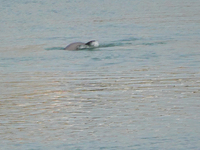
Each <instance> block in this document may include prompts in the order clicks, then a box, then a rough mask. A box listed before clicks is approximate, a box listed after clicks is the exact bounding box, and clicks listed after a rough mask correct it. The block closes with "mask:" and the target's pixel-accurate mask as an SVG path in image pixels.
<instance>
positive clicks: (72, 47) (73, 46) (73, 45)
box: [65, 42, 85, 50]
mask: <svg viewBox="0 0 200 150" xmlns="http://www.w3.org/2000/svg"><path fill="white" fill-rule="evenodd" d="M81 45H83V46H85V43H82V42H75V43H71V44H69V45H68V46H67V47H65V50H78V49H79V48H80V46H81Z"/></svg>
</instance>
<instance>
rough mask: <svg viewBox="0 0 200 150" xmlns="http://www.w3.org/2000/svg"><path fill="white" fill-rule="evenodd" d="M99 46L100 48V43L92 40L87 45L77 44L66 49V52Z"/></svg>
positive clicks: (72, 44)
mask: <svg viewBox="0 0 200 150" xmlns="http://www.w3.org/2000/svg"><path fill="white" fill-rule="evenodd" d="M98 46H99V42H98V41H96V40H92V41H89V42H87V43H82V42H75V43H71V44H69V45H68V46H67V47H65V50H80V49H85V48H95V47H98Z"/></svg>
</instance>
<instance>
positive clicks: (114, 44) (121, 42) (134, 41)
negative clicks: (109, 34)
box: [45, 37, 166, 50]
mask: <svg viewBox="0 0 200 150" xmlns="http://www.w3.org/2000/svg"><path fill="white" fill-rule="evenodd" d="M158 44H166V42H165V41H155V40H146V39H142V38H135V37H130V38H126V39H121V40H118V41H112V42H110V43H100V45H99V47H98V48H108V47H118V46H120V47H121V46H129V45H132V46H134V45H135V46H139V45H143V46H154V45H158ZM64 48H65V47H50V48H46V49H45V50H64ZM87 49H88V48H87ZM90 49H96V48H90Z"/></svg>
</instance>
